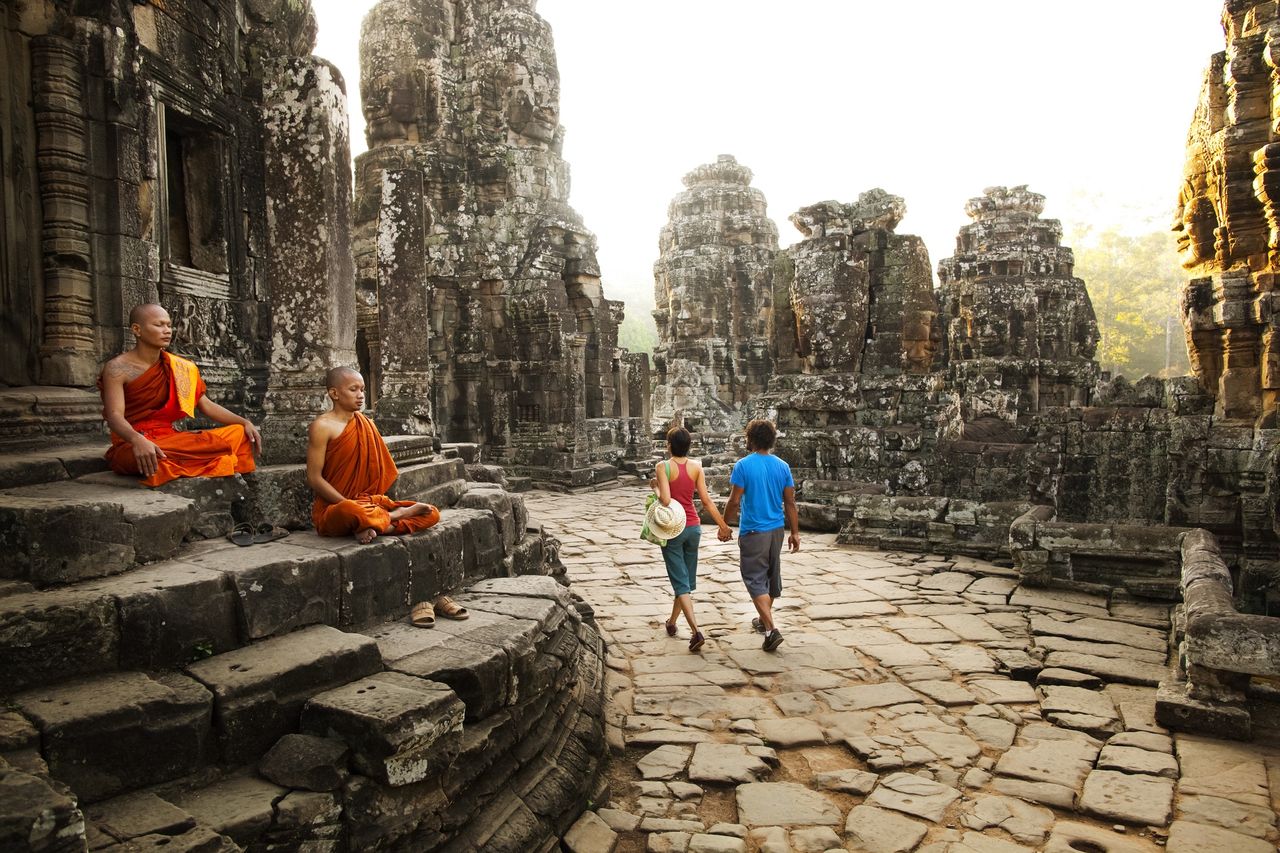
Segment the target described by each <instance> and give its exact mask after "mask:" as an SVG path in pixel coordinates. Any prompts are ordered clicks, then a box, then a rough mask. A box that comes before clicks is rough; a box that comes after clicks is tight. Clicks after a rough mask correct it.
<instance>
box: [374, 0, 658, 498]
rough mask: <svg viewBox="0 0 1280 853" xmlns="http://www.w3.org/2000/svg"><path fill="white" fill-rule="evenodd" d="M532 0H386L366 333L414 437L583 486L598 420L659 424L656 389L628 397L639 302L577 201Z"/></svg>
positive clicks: (388, 400) (383, 385)
mask: <svg viewBox="0 0 1280 853" xmlns="http://www.w3.org/2000/svg"><path fill="white" fill-rule="evenodd" d="M533 5H534V4H533V3H528V2H509V0H464V2H452V0H450V2H445V0H384V2H381V3H379V4H378V5H377V6H375V7H374V8H373V10H372V11H370V13H369V15H368V16H367V17H366V19H365V22H364V26H363V29H362V34H361V65H362V68H361V93H362V95H363V103H364V110H365V119H366V122H367V136H368V142H369V151H368V152H367V153H365V154H363V155H361V156H360V158H359V159H358V162H357V164H356V177H357V180H356V185H357V187H356V195H357V199H356V215H355V244H356V250H355V251H356V267H357V280H358V284H359V293H360V311H359V316H360V320H359V328H360V332H359V344H358V345H359V349H360V353H361V363H362V364H363V365H364V366H365V368H366V371H367V373H368V374H369V375H370V377H371V378H372V397H373V399H374V407H375V411H376V412H377V413H378V414H379V415H380V416H382V417H383V419H384V420H389V421H390V422H391V423H394V424H395V426H396V429H397V430H399V431H403V432H410V433H418V434H432V433H434V434H437V435H440V436H441V437H443V438H445V439H446V440H451V441H467V442H477V443H479V444H480V445H481V446H482V448H483V451H484V455H485V458H486V459H488V460H491V461H495V462H500V463H503V464H507V465H511V466H513V467H514V468H515V469H516V470H518V471H523V472H528V473H534V474H536V475H537V476H538V477H539V479H543V480H547V481H554V482H558V483H561V484H564V485H582V484H584V483H586V482H590V481H591V479H592V478H593V477H594V475H593V474H592V468H591V466H592V465H593V464H594V463H597V462H599V461H601V460H600V459H599V458H598V457H597V456H596V455H595V454H593V452H592V442H591V441H590V440H589V438H588V432H589V428H588V425H587V424H588V422H589V421H593V420H595V419H602V418H603V419H619V420H620V419H624V418H636V419H640V420H641V421H643V420H644V418H645V416H646V415H647V407H648V401H647V399H646V400H644V401H643V403H642V406H641V409H640V410H638V411H637V410H635V409H634V408H633V407H632V406H631V405H630V404H631V403H632V402H634V401H633V400H632V399H631V398H630V395H628V393H627V392H626V390H625V389H626V385H627V382H628V380H627V378H626V374H627V373H628V372H629V371H630V370H631V369H632V367H633V365H632V362H630V361H629V360H628V359H626V358H625V354H624V352H623V351H622V350H620V349H619V348H618V346H617V326H618V323H619V321H620V320H621V318H622V303H620V302H615V301H610V300H608V299H606V298H605V297H604V293H603V289H602V287H601V282H600V269H599V265H598V264H597V262H596V254H595V250H596V241H595V236H594V235H593V234H591V232H590V231H588V230H587V229H586V228H585V226H584V225H583V223H582V220H581V218H580V217H579V216H578V215H577V214H576V213H575V212H574V211H573V210H572V208H570V207H569V205H568V203H567V199H568V196H569V170H568V165H567V164H566V163H565V161H564V159H563V158H562V157H561V153H560V151H561V141H562V138H563V129H562V128H561V127H560V122H559V73H558V71H557V68H556V59H555V51H554V48H553V45H552V40H551V30H550V27H549V26H548V25H547V23H546V21H544V20H543V19H542V18H541V17H539V16H538V15H537V13H536V12H535V11H534V9H533ZM423 318H426V321H425V322H423ZM624 411H625V414H624ZM605 428H608V427H605ZM613 429H614V431H615V432H617V433H619V434H622V433H624V432H625V431H626V429H625V428H623V427H622V426H621V425H615V426H614V427H613Z"/></svg>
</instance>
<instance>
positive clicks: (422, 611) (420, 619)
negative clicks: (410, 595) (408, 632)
mask: <svg viewBox="0 0 1280 853" xmlns="http://www.w3.org/2000/svg"><path fill="white" fill-rule="evenodd" d="M436 613H439V614H440V616H441V617H443V618H445V619H453V620H455V621H457V622H461V621H462V620H463V619H466V618H467V617H468V616H470V615H471V614H470V613H468V612H467V608H465V607H463V606H462V605H461V604H459V603H458V602H456V601H454V600H453V599H452V598H450V597H449V596H447V595H438V596H436V599H435V601H434V602H430V601H419V602H418V603H417V604H415V605H413V609H412V610H410V611H409V624H410V625H412V626H413V627H415V628H434V627H435V625H436Z"/></svg>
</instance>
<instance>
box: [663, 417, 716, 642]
mask: <svg viewBox="0 0 1280 853" xmlns="http://www.w3.org/2000/svg"><path fill="white" fill-rule="evenodd" d="M692 443H693V437H692V436H691V435H689V431H688V430H687V429H685V428H684V427H674V428H672V429H671V430H670V431H668V432H667V453H668V455H669V456H670V459H668V460H666V461H664V462H660V463H659V464H658V469H657V471H656V473H655V477H656V479H657V481H658V482H657V487H658V501H659V502H660V503H661V504H662V505H663V506H664V507H665V506H671V502H672V501H675V502H676V504H677V505H678V506H679V507H681V508H683V509H684V514H685V527H684V530H683V531H681V532H680V534H679V535H678V536H676V537H675V538H673V539H669V540H667V544H666V545H664V546H663V547H662V559H663V561H664V562H665V563H666V564H667V577H668V578H670V580H671V589H672V591H673V592H674V593H675V596H676V600H675V602H674V603H673V604H672V605H671V618H670V619H668V620H667V636H669V637H674V636H675V635H676V620H677V619H678V618H679V617H680V614H681V613H683V614H684V620H685V621H686V622H688V623H689V630H690V631H692V632H693V635H692V636H691V637H690V638H689V651H691V652H696V651H697V650H698V649H700V648H702V644H703V643H704V642H706V638H705V637H704V636H702V632H701V631H699V630H698V623H697V621H695V620H694V618H693V599H692V597H691V594H692V593H693V591H694V589H696V588H697V581H698V578H697V574H698V541H699V540H700V539H701V538H702V526H701V525H702V522H701V520H700V519H699V518H698V513H697V511H696V510H695V509H694V508H693V495H694V492H697V494H698V499H699V500H701V501H702V506H703V507H704V508H705V509H706V510H707V512H708V513H709V514H710V515H711V517H712V518H713V519H714V520H715V522H716V524H717V525H718V526H719V528H720V531H719V537H720V541H721V542H728V541H729V540H730V539H732V538H733V531H732V530H730V529H729V525H727V524H725V523H724V517H723V516H721V515H720V510H719V509H717V508H716V504H715V501H713V500H711V496H710V495H709V494H707V481H706V478H705V477H703V475H702V464H701V463H700V462H697V461H694V460H692V459H689V458H688V457H689V446H690V445H691V444H692Z"/></svg>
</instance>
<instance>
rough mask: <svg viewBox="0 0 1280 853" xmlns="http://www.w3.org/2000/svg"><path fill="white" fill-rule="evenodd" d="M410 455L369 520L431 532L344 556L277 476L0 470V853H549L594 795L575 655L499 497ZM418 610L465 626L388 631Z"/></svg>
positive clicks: (553, 587)
mask: <svg viewBox="0 0 1280 853" xmlns="http://www.w3.org/2000/svg"><path fill="white" fill-rule="evenodd" d="M389 443H392V444H393V447H394V446H396V445H395V443H394V441H393V442H389ZM407 449H408V450H412V448H407ZM94 453H96V455H98V456H100V454H101V447H100V446H99V447H97V448H94ZM415 453H416V458H407V459H405V460H404V461H403V462H402V466H401V477H400V479H399V480H398V481H397V483H396V486H395V494H396V495H398V496H402V497H405V498H413V499H418V500H428V501H430V502H432V503H435V504H436V505H437V506H440V507H441V510H442V516H443V517H442V520H441V522H440V523H439V524H437V525H436V526H435V527H433V528H431V529H430V530H427V531H423V532H421V533H419V534H416V535H414V536H412V537H379V538H378V539H376V540H375V541H374V542H373V543H371V544H369V545H365V546H360V545H357V544H356V543H355V542H354V541H351V540H348V539H325V538H321V537H318V536H316V535H315V534H314V533H313V532H311V531H309V530H305V529H302V528H303V527H304V526H305V525H306V523H307V517H308V514H309V503H310V496H309V491H308V490H307V489H306V485H305V478H304V477H303V472H302V470H301V466H267V467H264V468H260V469H259V470H258V471H257V472H255V473H254V474H251V475H246V476H244V477H230V478H221V479H210V480H187V481H176V482H174V483H172V484H168V485H166V486H165V487H162V488H160V489H154V490H153V489H145V488H141V487H139V486H138V485H137V483H136V481H133V480H131V479H129V478H122V477H117V476H116V475H114V474H110V473H106V472H103V471H100V470H94V469H95V467H99V466H95V465H94V464H93V460H92V457H91V456H90V455H89V451H88V450H87V449H86V448H81V447H77V448H61V449H58V450H55V451H50V452H48V453H45V454H41V455H40V457H39V458H30V457H28V458H26V459H25V460H22V461H20V460H18V459H16V458H9V459H5V460H0V474H3V475H4V478H3V482H2V483H0V544H2V545H3V546H4V550H3V553H4V555H5V556H4V559H3V561H2V562H0V849H3V850H5V851H10V850H13V851H28V850H29V851H53V850H58V851H60V850H86V849H89V850H95V851H96V850H109V851H119V853H123V851H136V850H157V849H159V848H161V847H164V848H165V849H166V850H188V851H197V850H199V851H206V850H207V851H215V850H218V851H232V850H241V849H244V850H264V851H265V850H272V851H285V850H317V851H318V850H332V851H343V850H356V849H388V850H424V851H425V850H445V851H471V850H492V851H511V853H516V851H526V850H545V849H550V848H551V847H553V846H555V845H556V844H558V838H559V837H560V836H561V835H562V834H563V833H564V832H565V831H566V830H567V829H568V827H569V825H570V824H571V823H572V822H573V821H574V820H575V819H576V818H577V817H578V815H579V814H580V813H581V811H582V810H583V808H584V807H585V805H586V803H587V802H588V800H589V799H590V798H593V797H594V798H596V799H599V798H600V787H601V785H602V784H603V783H602V778H601V773H600V771H601V764H602V762H601V758H602V755H603V753H604V749H603V731H604V724H603V655H604V652H603V648H602V644H601V642H600V639H599V635H598V634H597V632H596V631H595V629H594V627H593V624H592V622H591V621H590V619H589V618H585V619H584V616H583V611H581V610H580V609H579V607H578V603H577V602H575V600H574V599H573V598H572V597H571V596H570V594H569V591H568V589H567V587H566V586H564V585H563V584H562V583H561V582H560V580H561V579H562V578H563V572H564V569H563V565H562V564H561V563H560V562H559V559H558V557H557V548H558V543H556V542H555V540H554V539H552V538H550V537H548V536H547V535H546V533H545V532H544V530H543V529H542V528H541V527H540V526H538V525H536V524H532V523H531V522H530V521H529V518H528V515H527V512H526V511H525V508H524V504H523V501H522V500H521V498H520V497H519V496H517V495H513V494H511V493H510V492H507V491H505V490H504V489H503V488H502V486H501V484H500V483H496V482H478V481H477V480H476V479H475V478H474V477H473V475H476V476H486V475H492V474H493V473H494V472H491V471H485V470H482V468H483V466H480V467H479V468H477V467H476V466H467V465H466V464H465V463H464V461H463V459H462V458H459V457H456V456H454V457H452V458H446V457H444V456H430V455H429V449H428V450H427V452H426V453H427V455H424V453H423V450H422V448H418V449H417V450H416V451H415ZM489 478H490V479H497V478H496V477H493V476H490V477H489ZM240 521H248V522H250V523H254V524H257V523H260V522H271V523H274V524H277V525H281V526H283V527H285V528H288V529H290V532H289V534H288V535H287V536H286V537H284V538H282V539H279V540H278V541H274V542H270V543H261V544H255V545H251V546H248V547H237V546H236V545H234V544H232V543H231V542H229V541H228V540H227V539H226V538H225V537H224V535H223V534H224V533H225V532H226V531H227V530H228V529H229V528H230V527H231V526H233V525H234V524H235V523H236V522H240ZM442 592H448V593H451V594H453V595H454V596H455V599H456V600H457V601H458V602H459V603H461V604H463V605H464V606H465V607H467V608H468V609H469V610H470V611H471V616H470V618H469V619H467V620H466V621H458V622H451V621H446V620H443V619H441V620H440V621H439V622H438V623H437V626H436V627H435V628H434V629H432V630H423V629H417V628H413V627H411V626H409V625H408V624H407V623H406V622H405V621H404V620H405V616H406V615H407V613H408V610H409V607H410V605H411V604H412V603H413V602H415V601H420V600H423V599H430V598H432V597H434V596H435V595H437V594H439V593H442ZM585 612H586V613H587V615H588V617H589V613H590V611H589V610H586V611H585Z"/></svg>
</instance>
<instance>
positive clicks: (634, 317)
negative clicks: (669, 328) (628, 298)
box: [618, 302, 658, 355]
mask: <svg viewBox="0 0 1280 853" xmlns="http://www.w3.org/2000/svg"><path fill="white" fill-rule="evenodd" d="M652 310H653V309H652V308H650V307H648V306H644V305H637V304H636V303H634V302H629V303H628V304H627V313H626V315H625V316H624V317H623V318H622V323H621V324H619V326H618V346H620V347H624V348H625V349H628V350H630V351H631V352H643V353H649V354H650V355H652V354H653V348H654V347H655V346H657V344H658V327H657V325H656V324H655V323H654V321H653V314H652V313H650V312H651V311H652Z"/></svg>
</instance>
